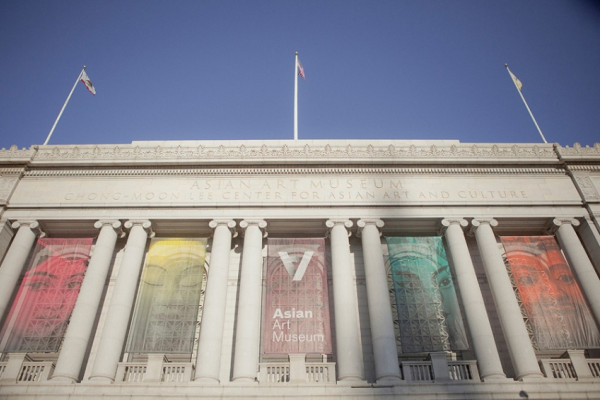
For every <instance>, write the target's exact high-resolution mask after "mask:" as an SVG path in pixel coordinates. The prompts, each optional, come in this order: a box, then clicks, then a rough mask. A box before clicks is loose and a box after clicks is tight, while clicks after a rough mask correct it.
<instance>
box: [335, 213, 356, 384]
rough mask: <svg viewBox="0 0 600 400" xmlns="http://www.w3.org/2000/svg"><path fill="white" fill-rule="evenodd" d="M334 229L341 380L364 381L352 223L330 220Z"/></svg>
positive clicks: (338, 351) (336, 317) (337, 355)
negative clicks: (351, 245)
mask: <svg viewBox="0 0 600 400" xmlns="http://www.w3.org/2000/svg"><path fill="white" fill-rule="evenodd" d="M326 225H327V227H328V228H330V229H331V231H330V236H331V258H332V260H331V263H332V272H333V274H332V275H333V304H334V310H335V338H336V346H337V349H336V357H337V371H338V380H339V381H342V382H344V381H350V382H352V381H362V380H364V371H363V365H362V357H361V356H362V348H361V341H360V324H359V321H358V309H357V305H356V303H355V301H354V299H356V282H355V280H354V279H353V274H352V269H351V265H352V263H351V261H350V243H349V241H348V235H349V233H348V228H350V227H352V221H349V220H328V221H327V222H326Z"/></svg>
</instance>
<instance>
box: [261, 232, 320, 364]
mask: <svg viewBox="0 0 600 400" xmlns="http://www.w3.org/2000/svg"><path fill="white" fill-rule="evenodd" d="M267 244H268V249H269V251H268V257H267V273H266V305H265V314H264V315H265V317H264V329H263V331H264V336H263V351H264V353H265V354H294V353H317V354H331V327H330V322H329V295H328V290H327V265H326V263H325V239H323V238H317V239H291V238H286V239H268V242H267Z"/></svg>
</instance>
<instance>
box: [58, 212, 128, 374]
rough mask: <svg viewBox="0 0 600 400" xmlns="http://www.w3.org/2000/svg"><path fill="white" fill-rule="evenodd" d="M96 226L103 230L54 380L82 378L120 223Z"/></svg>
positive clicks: (98, 223) (86, 273) (78, 300)
mask: <svg viewBox="0 0 600 400" xmlns="http://www.w3.org/2000/svg"><path fill="white" fill-rule="evenodd" d="M94 227H95V228H96V229H100V233H99V234H98V239H97V240H96V245H95V246H94V251H93V254H92V257H91V259H90V263H89V265H88V268H87V271H86V272H85V278H84V279H83V282H82V284H81V289H80V290H79V296H78V297H77V302H76V303H75V307H74V308H73V313H72V314H71V319H70V321H69V326H68V327H67V331H66V332H65V337H64V341H63V344H62V346H61V350H60V354H59V356H58V360H57V361H56V368H55V369H54V374H53V378H52V380H60V381H67V382H76V381H77V380H78V379H79V374H80V372H81V366H82V364H83V359H84V357H85V353H86V350H87V348H88V345H89V341H90V337H91V334H92V329H93V327H94V322H95V320H96V314H97V312H98V309H99V307H100V300H101V299H102V292H103V291H104V284H105V283H106V277H107V275H108V271H109V270H110V264H111V261H112V258H113V254H114V251H115V244H116V243H117V237H118V234H119V233H120V231H121V222H119V221H97V222H96V223H95V224H94Z"/></svg>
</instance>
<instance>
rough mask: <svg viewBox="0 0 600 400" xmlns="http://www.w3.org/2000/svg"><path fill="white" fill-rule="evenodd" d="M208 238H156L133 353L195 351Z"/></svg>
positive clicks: (148, 258) (135, 323)
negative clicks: (192, 348) (193, 346)
mask: <svg viewBox="0 0 600 400" xmlns="http://www.w3.org/2000/svg"><path fill="white" fill-rule="evenodd" d="M205 252H206V239H158V238H157V239H153V240H152V242H151V244H150V249H149V250H148V254H147V256H146V265H145V266H144V269H143V272H142V276H141V282H140V289H139V292H138V297H137V301H136V309H135V312H134V318H133V322H132V330H131V334H130V337H129V344H128V351H130V352H137V351H144V352H165V353H187V352H191V345H192V343H193V342H192V340H193V334H194V331H195V327H196V319H197V315H198V307H199V300H200V294H201V290H202V281H203V277H204V260H205Z"/></svg>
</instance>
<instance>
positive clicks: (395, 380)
mask: <svg viewBox="0 0 600 400" xmlns="http://www.w3.org/2000/svg"><path fill="white" fill-rule="evenodd" d="M401 384H402V379H401V378H400V377H399V376H385V377H383V378H380V379H377V381H376V382H375V386H397V385H401Z"/></svg>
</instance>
